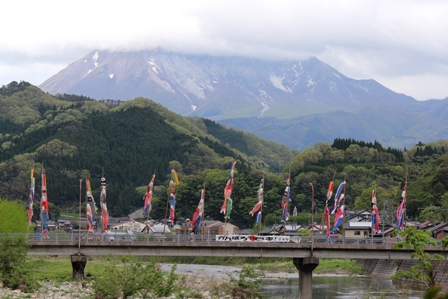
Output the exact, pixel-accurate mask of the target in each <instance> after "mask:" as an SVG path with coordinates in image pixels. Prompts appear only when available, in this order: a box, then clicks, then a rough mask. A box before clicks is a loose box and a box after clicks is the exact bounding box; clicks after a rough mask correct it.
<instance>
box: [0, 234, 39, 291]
mask: <svg viewBox="0 0 448 299" xmlns="http://www.w3.org/2000/svg"><path fill="white" fill-rule="evenodd" d="M29 247H30V245H29V244H28V242H27V241H26V240H25V238H24V237H23V236H17V237H13V236H10V235H3V236H1V237H0V280H1V281H2V282H3V285H4V286H5V287H9V288H11V289H20V290H22V291H24V292H30V291H33V290H34V289H35V288H36V286H37V284H36V282H35V281H34V280H33V279H32V278H31V276H30V271H29V269H28V268H27V267H26V259H27V255H28V248H29Z"/></svg>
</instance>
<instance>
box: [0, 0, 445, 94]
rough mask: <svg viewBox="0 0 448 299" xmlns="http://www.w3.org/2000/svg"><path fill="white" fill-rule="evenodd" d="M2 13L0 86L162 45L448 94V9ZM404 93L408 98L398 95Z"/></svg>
mask: <svg viewBox="0 0 448 299" xmlns="http://www.w3.org/2000/svg"><path fill="white" fill-rule="evenodd" d="M1 7H2V11H3V12H7V13H4V14H2V18H0V27H1V28H7V29H6V30H2V42H1V43H0V72H1V73H0V84H2V83H8V82H9V81H11V80H12V79H14V80H16V81H17V80H18V78H16V77H13V76H16V75H27V76H26V77H23V78H21V79H23V80H28V79H27V78H30V77H31V74H34V75H33V77H34V78H36V79H34V80H35V81H31V83H33V84H36V85H37V84H40V83H42V82H43V81H44V80H45V79H47V78H48V77H50V76H51V75H53V74H54V73H56V72H57V71H56V72H54V73H51V74H49V72H48V70H54V69H55V68H57V67H60V68H59V69H58V71H59V70H60V69H62V68H63V67H65V66H67V65H68V64H69V63H71V62H73V61H75V60H77V59H80V58H81V57H83V56H84V55H85V54H87V53H88V52H90V51H91V50H94V49H98V50H105V49H108V50H125V51H126V50H141V49H146V48H155V47H162V48H165V49H168V50H173V51H179V52H187V53H198V54H212V55H246V56H253V57H258V58H266V59H304V58H306V57H309V56H310V55H313V56H316V57H318V58H319V59H321V60H323V61H324V62H326V63H328V64H329V65H331V66H332V67H334V68H336V69H337V70H339V71H340V72H342V73H343V74H344V75H346V76H348V77H353V78H356V79H360V78H373V79H377V80H378V81H380V80H379V79H381V80H382V81H380V83H382V84H384V85H386V86H387V87H389V88H391V89H393V90H394V91H397V92H402V93H407V91H410V92H412V93H410V95H411V96H414V97H416V98H421V99H426V98H430V97H432V96H431V94H433V92H434V91H435V90H439V92H440V94H443V93H444V92H445V93H446V94H445V95H444V96H442V97H445V96H448V92H446V91H444V88H443V85H446V83H442V81H443V79H440V78H444V77H445V75H446V74H447V72H446V70H447V66H448V54H447V51H446V49H447V48H448V35H447V34H446V32H448V18H446V12H447V11H448V2H446V1H441V0H435V1H424V0H394V1H389V0H376V1H374V0H365V1H359V0H350V1H348V0H340V1H332V0H325V1H324V0H313V1H293V0H285V1H270V0H250V1H249V0H229V1H207V0H202V1H199V0H189V1H183V0H179V1H176V0H173V1H128V2H124V1H113V0H112V1H105V0H96V1H86V0H78V1H73V0H67V1H58V0H51V1H48V0H42V1H33V0H23V1H20V0H19V1H7V2H6V3H3V4H2V6H1ZM5 53H6V54H11V53H14V56H15V58H12V57H13V56H11V55H3V54H5ZM2 56H3V58H2ZM10 58H12V60H10ZM19 60H20V61H19ZM24 60H26V61H24ZM43 64H44V65H47V66H49V65H51V67H48V68H47V69H45V70H43V69H42V68H39V65H43ZM16 65H17V69H15V68H16V67H15V66H16ZM61 65H63V66H62V67H61ZM36 67H37V68H36ZM24 68H25V69H27V70H28V72H25V71H24ZM8 72H9V73H8ZM39 74H40V76H39ZM8 78H11V79H8ZM386 78H387V79H386ZM428 78H432V79H433V80H431V79H428ZM406 80H408V81H406ZM387 82H391V83H392V84H394V85H393V86H388V85H387ZM400 82H401V83H400ZM406 82H407V83H406ZM411 82H412V84H411ZM423 82H425V83H423ZM428 84H430V85H428ZM407 85H412V90H411V89H405V90H397V88H401V87H402V86H403V87H405V86H407ZM425 94H426V96H425Z"/></svg>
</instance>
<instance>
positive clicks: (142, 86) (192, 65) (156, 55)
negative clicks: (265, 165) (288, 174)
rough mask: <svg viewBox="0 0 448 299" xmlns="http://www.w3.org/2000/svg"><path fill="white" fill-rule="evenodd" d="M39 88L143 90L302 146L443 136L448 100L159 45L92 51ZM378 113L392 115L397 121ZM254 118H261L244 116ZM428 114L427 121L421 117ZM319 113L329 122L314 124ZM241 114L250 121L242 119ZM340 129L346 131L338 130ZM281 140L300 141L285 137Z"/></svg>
mask: <svg viewBox="0 0 448 299" xmlns="http://www.w3.org/2000/svg"><path fill="white" fill-rule="evenodd" d="M39 88H41V89H42V90H43V91H45V92H48V93H50V94H56V93H68V94H78V95H84V96H88V97H91V98H94V99H121V100H128V99H134V98H136V97H140V96H141V97H145V98H149V99H152V100H154V101H155V102H157V103H160V104H162V105H163V106H165V107H167V108H168V109H170V110H172V111H174V112H175V113H179V114H181V115H184V116H200V117H204V118H208V119H211V120H215V121H218V122H219V123H222V124H226V125H227V126H230V127H234V128H237V129H242V130H247V131H249V132H252V133H254V134H256V135H258V136H260V137H262V138H264V139H267V140H272V141H275V142H280V143H282V144H286V145H288V146H289V147H292V148H294V149H299V150H301V149H303V148H305V147H308V146H312V145H313V144H314V142H312V143H310V142H308V141H307V140H314V141H324V142H329V143H331V142H332V141H333V139H334V138H341V137H347V138H355V139H363V140H366V139H367V140H370V139H371V138H374V139H375V140H379V141H380V142H382V143H383V144H385V145H387V146H391V147H398V148H403V147H409V146H412V145H414V144H416V143H418V142H419V141H423V142H428V141H433V140H439V139H441V138H445V136H447V135H446V132H447V130H448V122H447V121H446V119H448V104H447V103H448V99H445V100H439V101H428V102H419V101H417V100H415V99H413V98H412V97H410V96H406V95H404V94H399V93H396V92H394V91H392V90H390V89H388V88H386V87H384V86H382V85H381V84H380V83H378V82H376V81H375V80H372V79H364V80H355V79H351V78H348V77H346V76H345V75H343V74H341V73H340V72H338V71H337V70H336V69H334V68H332V67H331V66H329V65H327V64H325V63H323V62H322V61H320V60H319V59H317V58H315V57H311V58H310V59H308V60H304V61H263V60H260V59H255V58H243V57H213V56H207V55H183V54H179V53H173V52H166V51H163V50H161V49H157V50H147V51H140V52H109V51H92V52H91V53H89V54H88V55H86V56H84V57H83V58H81V59H79V60H78V61H76V62H73V63H72V64H70V65H69V66H68V67H67V68H65V69H64V70H62V71H60V72H59V73H58V74H56V75H54V76H52V77H51V78H49V79H48V80H46V81H45V82H44V83H43V84H41V85H40V86H39ZM376 107H383V108H382V109H383V110H382V111H380V110H379V109H378V108H376ZM369 110H372V111H370V112H369ZM338 111H344V112H347V113H350V114H351V115H345V114H344V115H345V117H346V120H347V121H346V122H345V123H344V122H341V121H340V119H339V118H338V117H336V116H337V114H338V113H339V112H338ZM393 111H395V112H398V113H401V114H402V116H400V115H396V113H393ZM381 113H383V114H385V115H395V119H394V118H393V117H388V118H387V117H383V116H381V115H380V114H381ZM374 114H376V115H374ZM312 115H313V116H312ZM366 115H367V116H368V117H367V120H368V121H367V120H366V119H365V118H366ZM404 115H406V117H403V116H404ZM310 116H312V117H310ZM445 116H447V117H445ZM253 118H258V120H257V121H256V122H255V121H253V120H252V121H248V120H249V119H253ZM271 118H275V119H276V120H277V122H278V124H279V125H277V124H276V123H275V121H272V120H271ZM430 118H431V121H430V122H425V121H424V120H425V119H430ZM319 119H322V121H324V122H325V123H326V126H319V122H320V120H319ZM240 120H241V121H240ZM244 120H246V121H248V123H247V124H243V123H244ZM330 120H332V122H331V123H330ZM411 120H413V121H411ZM307 121H311V123H309V124H307V123H306V122H307ZM252 123H257V124H258V126H261V127H264V128H267V126H268V125H269V124H271V125H272V127H271V128H269V131H270V132H271V133H269V134H268V133H267V132H266V131H265V132H262V131H261V130H260V128H259V127H251V126H249V124H252ZM404 123H406V124H407V125H406V126H407V128H408V130H412V129H414V130H416V131H415V132H414V133H412V132H408V133H406V132H405V131H406V130H405V129H404V128H402V127H403V124H404ZM287 125H289V126H290V127H293V128H295V129H296V130H301V129H303V128H307V132H299V131H294V130H291V129H288V130H287V131H288V132H290V133H289V134H286V133H285V131H282V127H285V126H287ZM361 128H364V131H362V130H361ZM431 128H432V130H431ZM417 131H419V132H420V133H417ZM340 132H346V134H344V135H343V136H341V135H339V134H340ZM305 135H308V136H309V137H307V138H305V137H304V136H305ZM280 136H282V138H279V137H280ZM313 136H315V137H313ZM317 138H323V139H322V140H317ZM279 139H281V140H293V139H301V140H298V141H297V142H287V143H285V142H284V141H279ZM371 141H373V140H371Z"/></svg>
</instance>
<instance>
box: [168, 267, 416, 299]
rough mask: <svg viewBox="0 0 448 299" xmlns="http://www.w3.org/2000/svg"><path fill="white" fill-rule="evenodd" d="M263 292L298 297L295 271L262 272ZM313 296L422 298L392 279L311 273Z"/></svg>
mask: <svg viewBox="0 0 448 299" xmlns="http://www.w3.org/2000/svg"><path fill="white" fill-rule="evenodd" d="M171 266H172V265H171V264H161V268H162V270H163V271H170V269H171ZM239 270H240V268H237V267H229V266H216V265H213V266H210V265H190V264H178V265H177V269H176V273H177V274H189V275H194V276H210V277H216V278H227V277H228V274H231V273H234V272H235V271H239ZM265 276H266V278H265V279H263V289H264V291H263V293H264V294H265V295H266V297H267V298H279V299H280V298H282V299H287V298H291V299H292V298H298V292H299V287H298V286H299V279H298V274H297V273H265ZM313 298H319V299H321V298H322V299H367V298H368V299H373V298H381V299H393V298H402V299H422V298H423V292H421V291H413V290H409V289H398V288H396V287H395V286H394V285H393V284H392V281H391V280H388V279H381V278H372V277H369V276H362V275H360V276H348V275H314V276H313Z"/></svg>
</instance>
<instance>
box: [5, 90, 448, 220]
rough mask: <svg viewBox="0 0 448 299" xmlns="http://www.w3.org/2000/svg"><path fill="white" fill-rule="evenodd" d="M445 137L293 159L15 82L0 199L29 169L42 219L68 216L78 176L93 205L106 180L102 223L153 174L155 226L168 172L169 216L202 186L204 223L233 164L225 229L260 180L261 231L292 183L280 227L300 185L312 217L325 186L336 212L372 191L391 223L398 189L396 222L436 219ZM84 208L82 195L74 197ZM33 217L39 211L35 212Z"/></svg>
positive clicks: (272, 146)
mask: <svg viewBox="0 0 448 299" xmlns="http://www.w3.org/2000/svg"><path fill="white" fill-rule="evenodd" d="M447 144H448V140H440V141H436V142H433V143H430V144H422V143H419V144H416V145H415V146H414V147H412V148H409V149H406V148H405V149H393V148H384V147H383V146H382V145H381V144H380V143H379V142H377V141H361V140H353V139H335V140H334V142H333V144H328V143H317V144H315V145H314V147H312V148H306V149H305V150H303V151H302V152H300V153H299V152H297V151H294V150H291V149H288V148H287V147H286V146H283V145H280V144H276V143H273V142H269V141H265V140H262V139H260V138H258V137H256V136H255V135H253V134H249V133H246V132H242V131H238V130H234V129H230V128H226V127H224V126H222V125H220V124H218V123H216V122H214V121H210V120H207V119H202V118H198V117H191V118H187V117H182V116H180V115H178V114H175V113H173V112H171V111H169V110H167V109H165V108H164V107H163V106H161V105H160V104H157V103H155V102H153V101H151V100H148V99H143V98H137V99H135V100H133V101H126V102H119V101H108V100H104V101H94V100H92V99H89V98H87V97H83V96H76V95H57V96H55V97H54V96H51V95H49V94H45V93H43V92H42V91H41V90H39V89H38V88H37V87H35V86H32V85H30V84H29V83H26V82H20V83H17V82H12V83H11V84H9V85H7V86H3V87H2V88H1V89H0V145H1V147H0V198H3V199H9V200H16V199H17V200H20V201H22V202H23V203H25V202H26V200H27V197H28V193H29V185H30V170H31V169H32V168H33V167H34V169H35V171H36V202H35V204H36V208H37V203H38V201H39V199H40V196H39V194H40V178H39V174H40V173H42V172H45V173H46V175H47V183H48V196H49V201H50V216H51V217H52V218H57V217H58V216H59V214H60V212H61V210H64V211H67V210H71V211H76V210H77V205H78V202H79V190H80V180H83V183H82V185H81V188H82V189H81V190H82V191H81V195H82V196H83V198H84V197H85V196H84V195H85V183H84V182H85V180H86V179H90V180H91V184H92V189H93V190H92V191H93V196H94V198H95V199H97V200H98V198H99V192H100V178H101V177H102V176H103V175H104V177H105V178H106V180H107V194H108V208H109V213H110V214H111V215H112V216H125V215H128V214H129V213H131V212H133V211H135V210H137V209H139V208H141V207H142V206H143V200H142V196H143V194H144V193H145V186H146V185H147V184H148V183H149V180H150V179H151V176H152V174H153V173H154V174H156V180H155V184H154V186H155V188H154V197H153V210H152V212H151V217H152V218H154V219H163V218H164V215H165V207H166V200H167V195H168V194H167V192H168V190H167V189H168V183H169V179H170V171H171V169H176V171H177V172H178V174H179V179H180V181H181V184H180V185H178V186H177V196H176V199H177V205H176V218H178V219H179V218H183V217H185V218H187V217H188V218H190V217H191V216H192V214H193V212H194V210H195V209H196V206H197V204H198V202H199V192H200V189H201V188H203V187H205V190H206V196H205V215H206V217H210V218H212V219H217V220H223V215H222V214H220V208H221V205H222V203H223V200H224V196H223V190H224V186H225V184H226V181H227V179H228V176H229V166H230V163H231V162H232V161H233V160H236V168H235V169H236V171H235V187H234V195H233V197H234V205H233V210H232V214H231V219H230V222H231V223H233V224H235V225H237V226H240V227H242V228H250V227H252V226H253V224H254V223H255V219H253V218H252V217H251V216H250V215H249V211H250V210H251V209H252V207H253V206H254V205H255V203H256V202H257V189H258V186H259V183H260V180H261V179H262V178H264V181H265V184H264V194H265V197H264V205H263V214H264V223H265V224H266V225H268V224H273V223H276V222H277V223H278V222H279V221H280V219H281V209H280V203H281V197H282V193H283V190H284V189H285V187H286V181H285V180H286V178H288V177H290V180H291V195H292V196H291V199H292V202H291V211H292V210H293V209H294V208H296V209H297V211H298V216H296V217H292V219H291V220H293V221H297V222H302V223H304V222H307V221H309V218H308V217H309V213H310V209H311V191H312V190H311V187H310V183H312V184H313V186H314V190H315V202H316V205H317V213H321V212H322V211H323V208H324V205H325V195H326V192H327V187H328V184H329V182H330V181H331V180H334V182H335V186H338V185H339V184H340V183H341V182H342V181H346V197H345V204H346V205H347V209H350V210H362V209H369V207H370V194H371V192H372V189H375V190H376V191H377V197H378V207H379V209H380V214H381V215H382V218H383V219H385V220H386V221H388V222H393V221H394V212H395V210H396V207H397V205H398V203H399V201H400V196H401V192H402V190H403V186H404V184H405V182H407V183H408V185H407V191H408V200H407V214H406V216H407V217H408V218H409V219H411V220H421V221H423V220H433V221H441V220H445V218H446V216H445V215H446V211H447V210H448V192H447V190H448V154H446V152H445V151H446V148H447ZM84 200H85V198H84ZM35 215H38V213H35Z"/></svg>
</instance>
